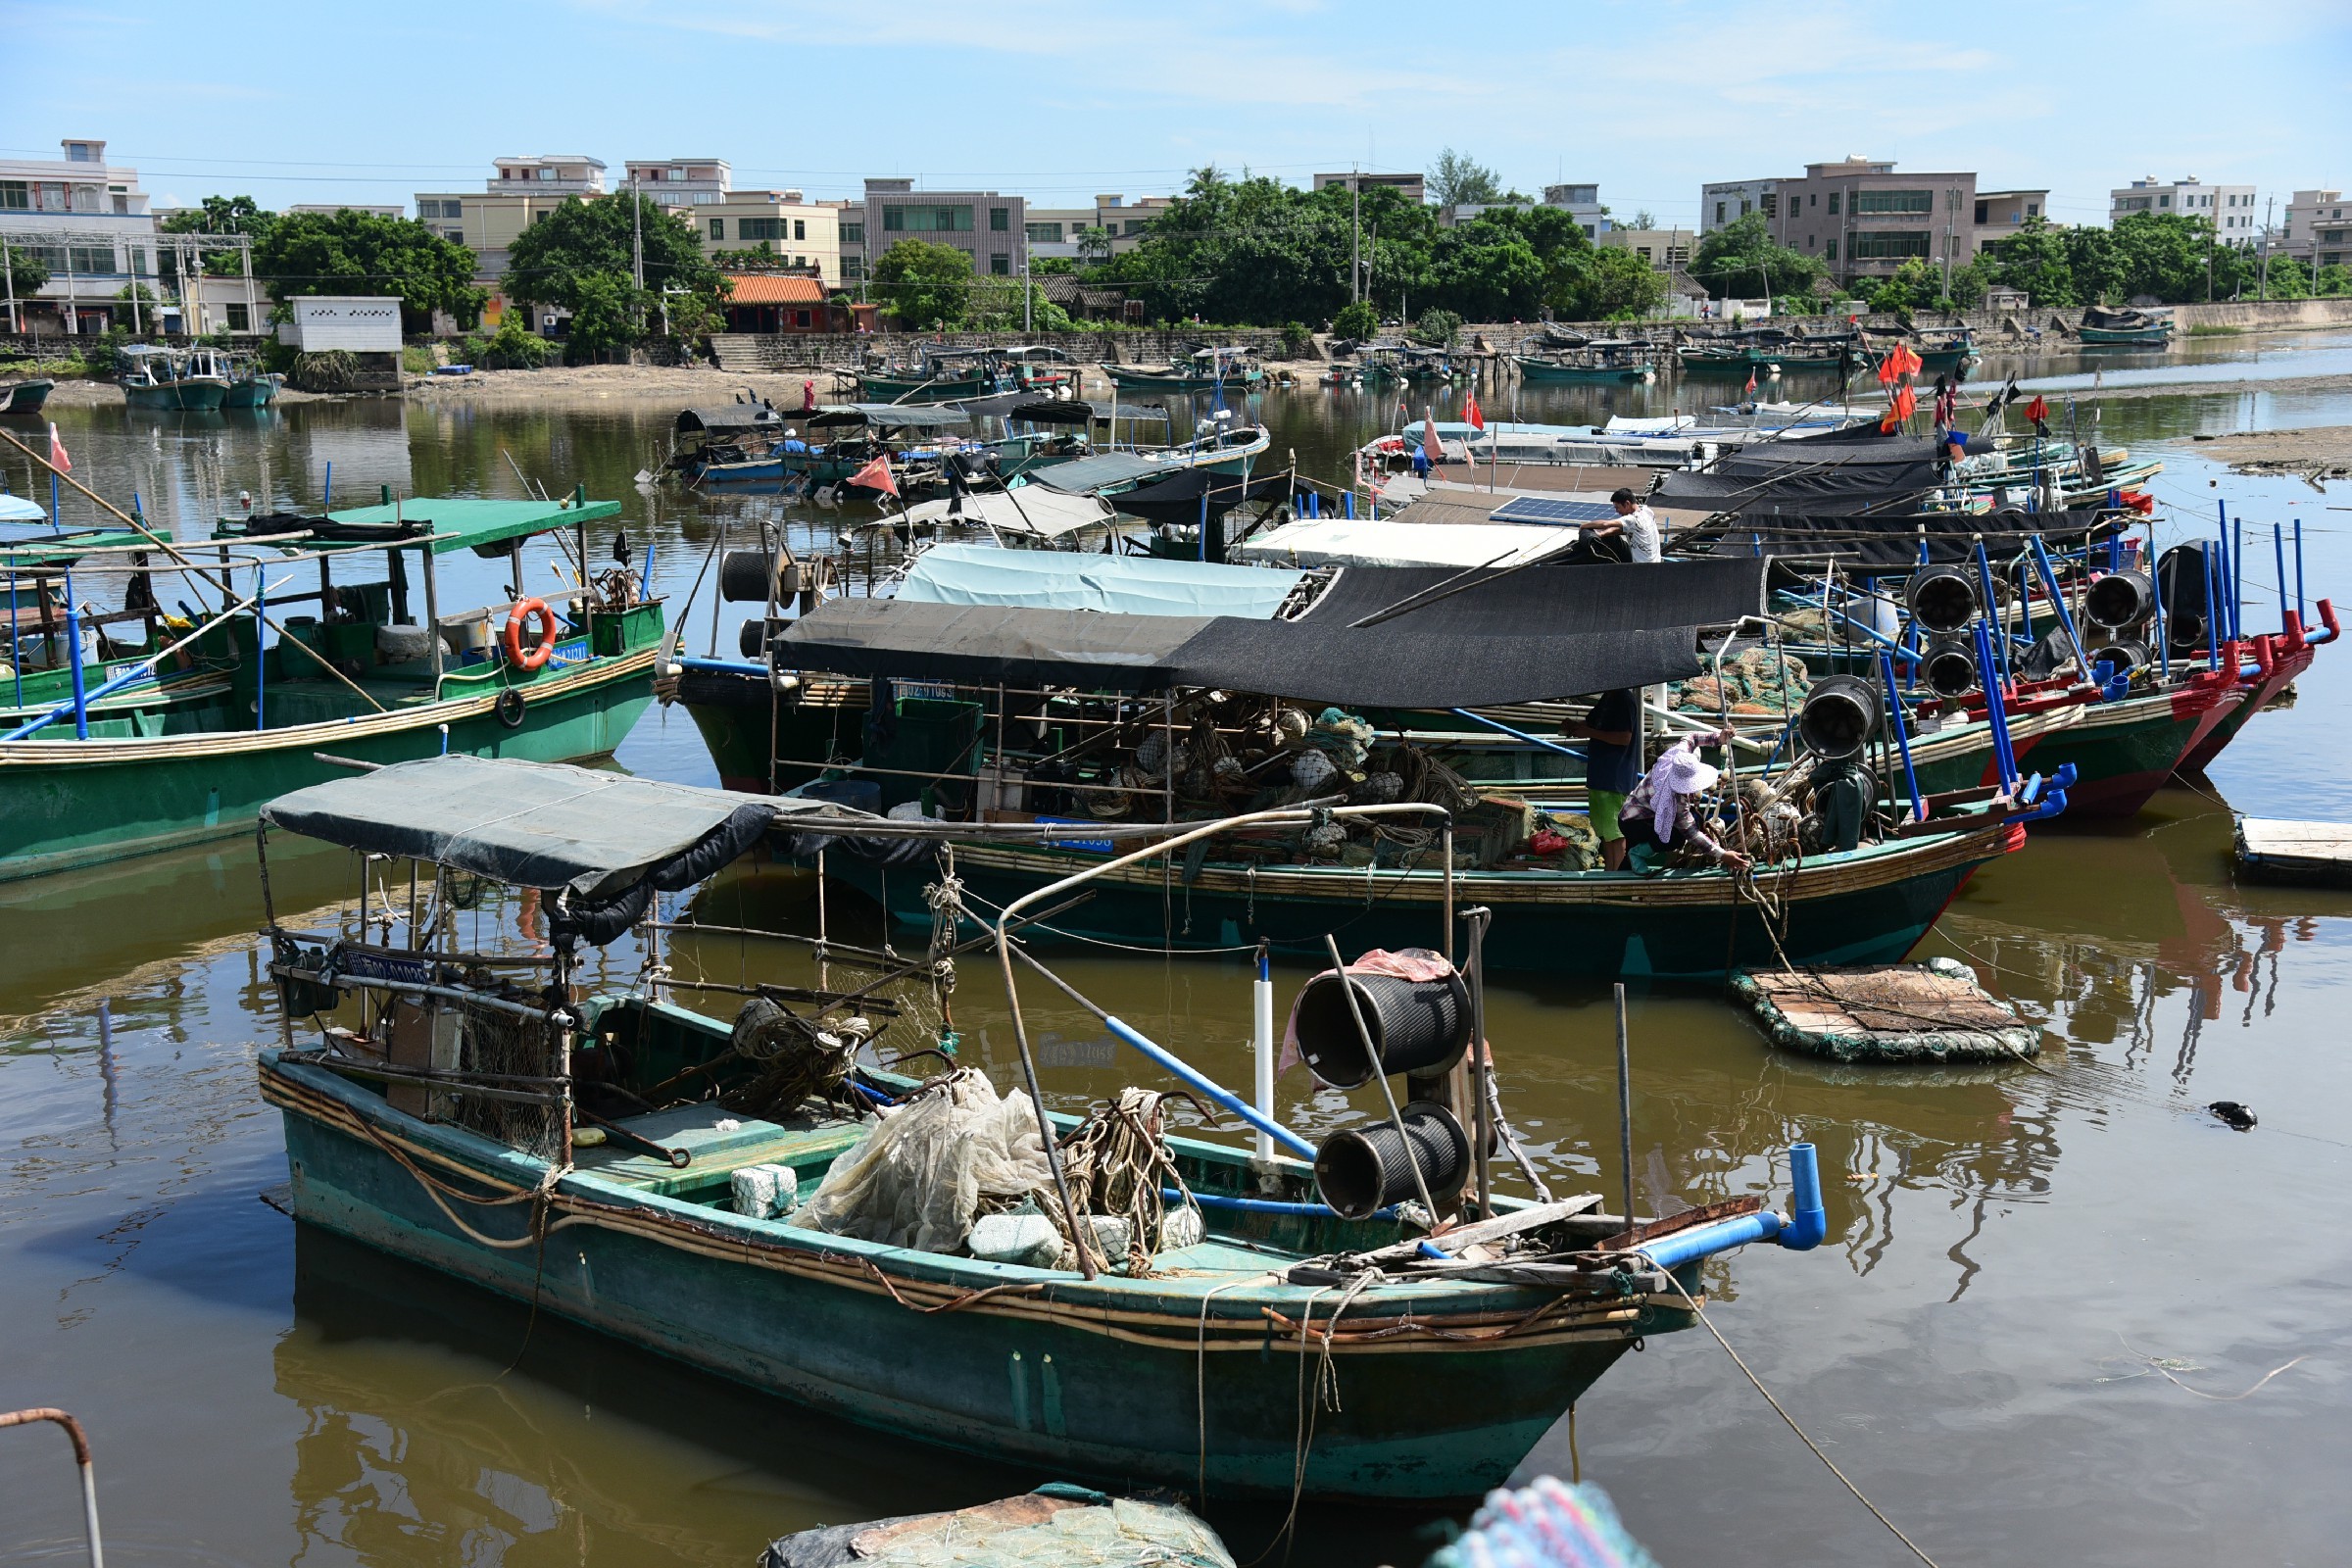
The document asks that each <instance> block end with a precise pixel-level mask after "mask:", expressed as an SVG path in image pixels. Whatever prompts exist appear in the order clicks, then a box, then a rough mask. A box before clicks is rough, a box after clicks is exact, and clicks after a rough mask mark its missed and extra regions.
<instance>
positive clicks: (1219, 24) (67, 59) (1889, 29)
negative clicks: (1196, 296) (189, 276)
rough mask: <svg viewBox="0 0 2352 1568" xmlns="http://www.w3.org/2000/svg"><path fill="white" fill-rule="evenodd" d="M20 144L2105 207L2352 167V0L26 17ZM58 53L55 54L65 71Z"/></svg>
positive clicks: (401, 196) (1087, 179)
mask: <svg viewBox="0 0 2352 1568" xmlns="http://www.w3.org/2000/svg"><path fill="white" fill-rule="evenodd" d="M0 38H6V39H7V40H8V41H9V44H8V49H7V53H8V55H9V57H10V58H11V59H12V60H13V62H14V63H15V67H16V69H14V70H12V71H11V72H10V73H9V75H10V81H9V90H8V92H7V93H6V94H5V96H4V97H0V148H5V149H6V153H4V154H0V156H23V155H25V153H29V154H31V155H32V156H50V157H54V156H56V149H57V142H58V138H60V137H61V136H68V135H73V136H104V137H106V138H108V139H109V141H110V143H111V150H110V155H111V156H114V157H116V158H117V159H118V160H119V161H123V162H128V163H132V164H135V165H136V166H137V167H138V168H139V170H140V172H141V175H142V182H143V184H144V185H145V187H146V188H147V190H148V191H149V192H150V193H151V194H152V195H154V196H155V197H156V198H157V199H158V201H159V202H161V201H163V200H164V199H167V198H176V199H177V200H178V201H181V202H190V201H193V200H195V199H196V198H197V197H199V196H202V195H205V194H208V193H234V192H246V193H250V194H252V195H253V196H255V197H257V198H258V199H260V200H261V201H262V202H263V204H264V205H266V206H283V205H285V204H287V203H290V202H303V201H310V202H316V201H335V200H348V201H355V202H356V201H378V202H388V201H401V202H410V201H413V199H414V195H415V193H416V192H417V191H418V190H433V189H463V188H466V187H469V186H475V185H478V183H479V182H480V180H481V179H482V178H483V177H484V176H486V175H487V173H488V172H489V162H490V159H491V158H492V157H494V156H496V155H498V154H502V153H537V152H587V153H591V154H593V155H595V156H597V157H600V158H603V159H604V160H606V162H607V163H609V164H610V165H612V166H613V172H614V174H616V175H617V173H618V172H619V167H620V163H621V160H622V159H624V158H629V157H660V158H672V157H681V156H705V155H713V154H715V155H717V156H719V157H723V158H726V159H727V160H729V161H730V162H731V163H732V164H733V165H734V167H735V171H736V183H737V184H738V185H742V186H750V187H766V186H783V185H795V186H800V187H802V188H804V189H806V190H808V191H809V193H810V194H811V195H817V196H834V195H846V194H851V193H854V192H855V191H856V190H857V188H858V182H859V181H860V179H861V178H862V177H863V176H864V175H866V174H908V175H914V176H916V177H917V178H918V179H919V180H920V181H921V182H922V183H925V184H929V185H933V186H937V187H942V188H945V187H950V186H958V185H962V186H969V185H972V184H982V185H986V186H989V187H992V188H995V189H999V190H1003V191H1006V192H1010V193H1018V194H1023V195H1026V196H1028V197H1030V198H1031V200H1032V201H1034V202H1036V203H1038V204H1040V205H1048V206H1052V205H1063V204H1078V203H1083V202H1086V201H1088V200H1090V199H1091V198H1092V197H1093V195H1094V194H1095V193H1097V192H1108V191H1118V192H1122V193H1124V194H1126V195H1128V196H1130V197H1133V196H1139V195H1146V194H1153V193H1158V192H1164V191H1167V190H1170V189H1172V188H1175V187H1176V186H1178V185H1180V184H1181V183H1182V181H1183V179H1184V177H1185V172H1186V171H1187V170H1188V169H1190V168H1193V167H1196V166H1198V165H1201V164H1203V163H1209V162H1214V163H1216V164H1217V165H1219V166H1221V167H1223V168H1226V169H1228V170H1238V169H1240V168H1242V167H1244V166H1248V167H1250V169H1253V170H1255V171H1257V172H1264V173H1270V174H1274V175H1277V176H1279V177H1282V178H1284V179H1287V180H1290V181H1292V182H1294V183H1298V184H1304V183H1306V181H1307V178H1308V176H1309V175H1310V174H1311V173H1313V172H1315V171H1316V170H1318V169H1344V168H1347V167H1348V165H1349V164H1351V163H1359V164H1361V165H1363V166H1364V167H1366V168H1372V169H1387V170H1398V169H1425V168H1426V167H1427V166H1428V165H1429V164H1430V162H1431V161H1432V160H1433V159H1435V158H1436V156H1437V154H1438V152H1439V150H1440V149H1441V148H1443V147H1445V146H1447V145H1452V146H1454V147H1457V148H1460V149H1463V150H1465V151H1468V152H1470V153H1472V154H1474V155H1475V156H1477V157H1478V158H1480V159H1481V160H1482V161H1483V162H1486V163H1488V164H1491V165H1493V166H1495V168H1496V169H1497V170H1499V171H1500V172H1501V173H1502V175H1503V177H1504V179H1505V180H1506V181H1507V182H1509V183H1511V184H1514V185H1516V186H1518V187H1519V188H1521V189H1523V190H1527V191H1530V192H1533V191H1534V190H1535V189H1536V188H1537V187H1539V186H1541V185H1542V184H1544V183H1545V182H1547V181H1551V180H1554V179H1558V178H1562V177H1565V178H1569V179H1578V180H1597V181H1599V183H1600V186H1601V199H1602V200H1603V201H1605V202H1607V203H1609V204H1610V206H1611V207H1612V208H1614V209H1615V211H1616V213H1617V215H1618V218H1619V221H1627V220H1629V219H1630V218H1631V217H1632V215H1633V214H1634V213H1635V212H1636V211H1637V210H1639V209H1644V208H1645V209H1647V210H1649V211H1650V212H1652V213H1653V214H1655V215H1656V216H1657V218H1658V219H1659V221H1664V222H1683V223H1689V222H1691V221H1693V220H1694V219H1695V217H1696V214H1697V209H1698V188H1699V186H1700V184H1701V183H1702V182H1704V181H1706V180H1709V179H1733V178H1751V177H1761V176H1765V175H1771V174H1778V173H1794V172H1798V171H1799V170H1800V169H1801V167H1802V165H1804V164H1805V163H1807V162H1814V161H1820V160H1825V159H1837V158H1839V157H1842V156H1844V155H1845V154H1847V153H1861V154H1865V155H1868V156H1871V157H1875V158H1892V159H1895V160H1897V161H1898V164H1899V166H1900V167H1904V168H1910V169H1918V170H1974V171H1976V172H1978V173H1979V175H1980V178H1981V181H1982V183H1983V185H1984V186H1985V187H1986V188H2002V187H2011V186H2026V187H2039V186H2044V185H2046V186H2048V187H2050V188H2051V189H2052V191H2053V193H2054V194H2053V196H2052V208H2053V216H2055V217H2057V218H2058V219H2059V220H2061V221H2090V222H2096V221H2102V220H2103V219H2104V216H2105V213H2106V195H2105V193H2106V191H2107V189H2108V187H2109V186H2111V185H2115V184H2121V183H2125V182H2127V181H2129V180H2131V178H2133V177H2136V176H2143V175H2147V174H2155V175H2157V176H2158V177H2159V178H2162V179H2166V180H2171V179H2174V178H2178V177H2181V176H2183V175H2191V174H2193V175H2196V176H2199V177H2202V178H2205V179H2208V180H2215V181H2221V180H2227V181H2229V182H2233V183H2248V182H2250V183H2253V184H2255V185H2257V186H2258V187H2259V188H2260V190H2261V192H2262V194H2263V195H2265V196H2269V195H2271V194H2274V193H2276V194H2277V195H2278V197H2279V198H2280V201H2281V204H2282V205H2283V201H2284V198H2285V196H2286V193H2287V192H2288V191H2290V190H2291V189H2293V188H2295V187H2297V186H2311V185H2337V186H2343V185H2352V92H2347V91H2346V88H2345V82H2346V80H2347V79H2348V77H2352V4H2346V3H2345V0H2265V3H2263V4H2260V5H2258V6H2252V7H2234V6H2228V5H2214V4H2210V3H2201V4H2195V5H2190V4H2186V3H2180V0H2141V3H2136V4H2130V5H2123V4H2110V5H2082V4H2067V3H2062V0H2061V3H2039V4H2030V5H2029V4H2015V3H2011V0H1990V3H1980V4H1978V5H1974V6H1927V5H1910V6H1902V7H1895V6H1888V5H1884V4H1879V5H1865V4H1852V3H1843V0H1783V3H1778V4H1775V5H1772V6H1769V7H1765V6H1734V5H1727V4H1700V3H1673V0H1658V3H1650V4H1616V3H1599V4H1573V5H1560V4H1555V5H1550V6H1544V5H1511V4H1500V5H1488V6H1478V7H1462V6H1454V5H1446V4H1442V3H1432V0H1417V3H1413V4H1397V5H1392V4H1386V3H1380V4H1343V3H1339V0H1248V3H1231V0H1194V3H1191V4H1186V5H1175V6H1142V5H1136V4H1132V3H1117V0H1097V3H1095V4H1090V5H1083V6H1080V5H1064V4H1049V3H1044V0H884V3H882V4H876V5H863V6H859V5H824V4H821V3H820V0H796V3H791V4H785V3H777V0H716V3H709V0H705V3H699V4H697V3H689V4H687V5H683V6H681V5H678V4H676V3H675V0H668V3H655V0H521V3H506V4H498V5H482V4H478V3H477V4H472V5H458V4H451V3H446V0H405V3H404V4H401V5H398V6H367V7H360V6H354V5H349V4H336V3H333V0H328V3H324V4H319V3H313V4H309V5H292V4H238V3H232V0H210V3H207V4H201V5H197V6H194V7H190V6H187V5H185V4H180V5H171V6H166V5H149V4H144V3H136V0H116V3H111V4H103V3H102V4H96V5H75V4H32V3H26V0H0ZM44 62H45V64H43V63H44Z"/></svg>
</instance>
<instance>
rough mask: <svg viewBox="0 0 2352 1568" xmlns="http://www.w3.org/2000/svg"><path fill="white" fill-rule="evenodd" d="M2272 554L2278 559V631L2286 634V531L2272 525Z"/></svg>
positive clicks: (2274, 524) (2275, 524)
mask: <svg viewBox="0 0 2352 1568" xmlns="http://www.w3.org/2000/svg"><path fill="white" fill-rule="evenodd" d="M2271 552H2272V554H2274V555H2276V556H2277V557H2278V631H2279V634H2280V635H2281V636H2283V635H2285V633H2286V530H2285V529H2284V528H2281V527H2279V526H2278V524H2277V523H2275V522H2274V523H2272V524H2271Z"/></svg>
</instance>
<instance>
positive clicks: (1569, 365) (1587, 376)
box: [1511, 354, 1658, 385]
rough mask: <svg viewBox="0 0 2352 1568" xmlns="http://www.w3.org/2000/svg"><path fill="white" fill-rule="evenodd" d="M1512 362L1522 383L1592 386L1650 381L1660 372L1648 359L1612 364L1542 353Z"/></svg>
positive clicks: (1516, 357) (1515, 358) (1521, 356)
mask: <svg viewBox="0 0 2352 1568" xmlns="http://www.w3.org/2000/svg"><path fill="white" fill-rule="evenodd" d="M1511 363H1512V364H1513V365H1516V366H1517V367H1518V368H1519V379H1521V380H1522V381H1542V382H1575V383H1581V384H1586V385H1593V384H1600V383H1618V382H1625V381H1646V380H1649V379H1651V378H1652V377H1653V376H1655V375H1656V374H1657V373H1658V372H1657V367H1656V366H1655V365H1654V364H1652V363H1651V362H1649V361H1648V360H1646V359H1643V360H1638V361H1628V362H1622V363H1610V362H1608V361H1605V360H1600V361H1592V362H1585V361H1579V360H1574V359H1571V358H1569V357H1567V356H1565V355H1562V356H1559V357H1557V358H1553V357H1547V356H1544V355H1541V354H1514V355H1512V356H1511Z"/></svg>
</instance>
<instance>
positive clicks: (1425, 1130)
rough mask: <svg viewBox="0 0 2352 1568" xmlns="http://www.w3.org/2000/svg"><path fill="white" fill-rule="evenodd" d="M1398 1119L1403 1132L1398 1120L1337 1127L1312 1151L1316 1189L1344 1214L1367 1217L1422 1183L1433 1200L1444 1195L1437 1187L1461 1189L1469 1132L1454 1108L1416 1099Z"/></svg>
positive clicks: (1413, 1191) (1417, 1191)
mask: <svg viewBox="0 0 2352 1568" xmlns="http://www.w3.org/2000/svg"><path fill="white" fill-rule="evenodd" d="M1397 1121H1400V1122H1402V1123H1403V1131H1402V1133H1401V1134H1400V1133H1399V1132H1398V1131H1397V1122H1392V1121H1381V1122H1374V1123H1371V1124H1370V1125H1368V1126H1364V1127H1351V1128H1349V1129H1348V1131H1346V1132H1342V1133H1335V1134H1333V1135H1332V1136H1331V1137H1330V1138H1327V1139H1325V1140H1324V1141H1323V1146H1322V1147H1321V1148H1320V1149H1318V1150H1316V1151H1315V1191H1316V1192H1317V1193H1319V1194H1321V1195H1322V1199H1323V1201H1324V1202H1326V1203H1328V1204H1330V1205H1331V1206H1332V1208H1333V1209H1334V1210H1335V1211H1336V1212H1337V1213H1338V1214H1339V1215H1340V1216H1341V1217H1342V1218H1343V1219H1370V1218H1371V1217H1372V1216H1373V1215H1375V1214H1377V1213H1379V1212H1380V1211H1381V1210H1382V1209H1384V1208H1386V1207H1388V1206H1389V1205H1390V1204H1391V1203H1401V1202H1404V1201H1407V1200H1408V1199H1417V1198H1418V1197H1419V1196H1420V1189H1421V1187H1423V1186H1426V1187H1427V1188H1428V1189H1429V1193H1430V1198H1431V1201H1434V1202H1443V1201H1444V1200H1443V1199H1441V1198H1439V1197H1438V1195H1439V1194H1441V1193H1456V1192H1459V1191H1460V1190H1461V1186H1462V1182H1463V1180H1464V1178H1465V1177H1467V1176H1468V1175H1469V1173H1470V1135H1469V1134H1468V1133H1465V1132H1464V1131H1462V1124H1461V1123H1460V1122H1459V1121H1458V1120H1456V1119H1455V1117H1454V1114H1453V1112H1452V1111H1450V1110H1447V1109H1446V1107H1445V1106H1444V1105H1439V1104H1433V1103H1430V1102H1428V1101H1426V1100H1416V1101H1414V1102H1413V1103H1410V1104H1408V1105H1406V1106H1405V1107H1404V1109H1403V1110H1402V1112H1400V1113H1399V1115H1398V1117H1397ZM1415 1166H1418V1167H1419V1168H1420V1172H1421V1180H1420V1181H1419V1182H1418V1183H1416V1182H1415V1181H1414V1180H1413V1170H1414V1167H1415Z"/></svg>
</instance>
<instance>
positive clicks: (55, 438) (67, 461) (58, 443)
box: [49, 419, 73, 473]
mask: <svg viewBox="0 0 2352 1568" xmlns="http://www.w3.org/2000/svg"><path fill="white" fill-rule="evenodd" d="M49 466H51V467H52V468H55V469H56V470H57V471H58V472H60V473H72V472H73V459H72V458H69V457H67V456H66V442H65V438H64V437H63V436H61V435H59V434H58V433H57V421H56V420H55V419H52V420H50V421H49Z"/></svg>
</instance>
